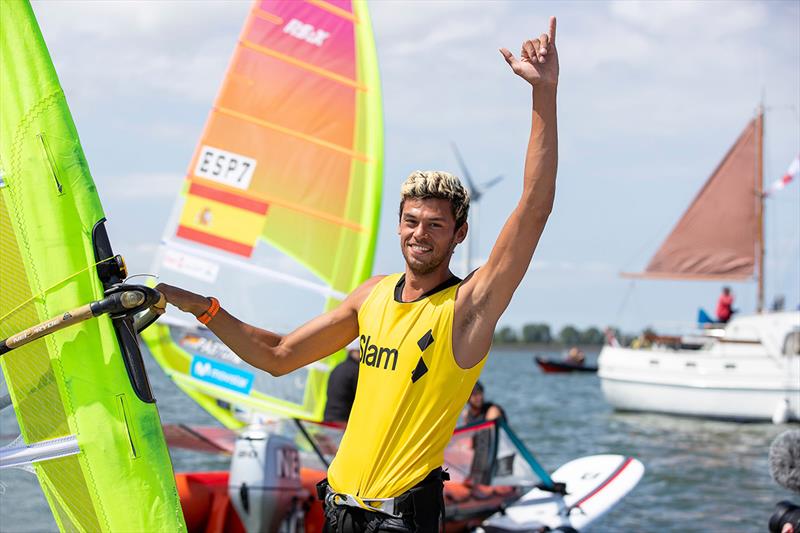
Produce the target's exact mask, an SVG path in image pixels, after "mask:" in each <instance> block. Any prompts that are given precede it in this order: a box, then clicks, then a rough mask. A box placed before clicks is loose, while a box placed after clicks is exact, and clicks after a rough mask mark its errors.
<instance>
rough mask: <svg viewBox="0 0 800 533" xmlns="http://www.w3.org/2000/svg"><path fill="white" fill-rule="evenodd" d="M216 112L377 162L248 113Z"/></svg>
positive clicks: (225, 109)
mask: <svg viewBox="0 0 800 533" xmlns="http://www.w3.org/2000/svg"><path fill="white" fill-rule="evenodd" d="M214 110H215V111H217V112H218V113H222V114H223V115H228V116H231V117H233V118H238V119H240V120H244V121H245V122H250V123H252V124H256V125H258V126H263V127H265V128H269V129H271V130H275V131H277V132H279V133H283V134H285V135H289V136H291V137H296V138H298V139H302V140H304V141H308V142H310V143H313V144H316V145H319V146H323V147H325V148H330V149H331V150H334V151H336V152H339V153H342V154H345V155H347V156H350V157H352V158H354V159H359V160H361V161H364V162H365V163H374V162H375V161H374V160H373V159H372V158H370V157H369V156H367V155H365V154H361V153H359V152H356V151H354V150H351V149H350V148H345V147H344V146H340V145H338V144H335V143H332V142H330V141H325V140H323V139H320V138H318V137H314V136H313V135H309V134H307V133H303V132H301V131H297V130H293V129H290V128H287V127H286V126H281V125H279V124H275V123H274V122H269V121H266V120H264V119H260V118H256V117H254V116H252V115H248V114H246V113H241V112H239V111H235V110H233V109H230V108H228V107H215V108H214Z"/></svg>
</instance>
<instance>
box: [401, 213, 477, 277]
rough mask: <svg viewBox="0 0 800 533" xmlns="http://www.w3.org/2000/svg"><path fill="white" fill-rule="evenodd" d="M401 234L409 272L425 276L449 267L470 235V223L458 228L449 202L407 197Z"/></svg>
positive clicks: (402, 217)
mask: <svg viewBox="0 0 800 533" xmlns="http://www.w3.org/2000/svg"><path fill="white" fill-rule="evenodd" d="M399 234H400V247H401V250H402V252H403V257H404V258H405V260H406V264H407V265H408V269H409V270H410V271H411V272H412V273H414V274H415V275H417V276H424V275H426V274H430V273H432V272H435V271H436V270H438V269H445V270H446V269H447V268H448V267H449V265H450V256H452V254H453V250H455V247H456V244H459V243H461V242H462V241H463V240H464V238H465V237H466V235H467V224H466V223H464V224H462V225H461V227H459V228H456V221H455V218H454V217H453V209H452V207H451V204H450V200H445V199H442V198H408V199H406V200H405V202H403V208H402V211H401V213H400V228H399Z"/></svg>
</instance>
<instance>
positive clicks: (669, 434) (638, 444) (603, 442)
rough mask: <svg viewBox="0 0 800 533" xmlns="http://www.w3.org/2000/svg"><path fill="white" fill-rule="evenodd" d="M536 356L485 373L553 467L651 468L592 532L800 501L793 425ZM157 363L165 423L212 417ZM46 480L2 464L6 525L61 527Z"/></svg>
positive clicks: (205, 460) (756, 515)
mask: <svg viewBox="0 0 800 533" xmlns="http://www.w3.org/2000/svg"><path fill="white" fill-rule="evenodd" d="M532 355H533V354H531V353H528V352H522V351H505V350H503V351H497V352H495V353H493V354H492V355H491V356H490V360H489V362H488V363H487V365H486V369H485V370H484V373H483V376H482V378H481V380H482V381H483V383H484V385H485V387H486V397H487V399H489V400H492V401H495V402H497V403H500V404H501V405H502V406H503V408H504V409H505V411H506V413H507V414H508V417H509V420H510V422H511V425H512V427H514V429H515V430H516V431H517V433H518V434H519V435H520V436H521V437H522V438H523V440H525V442H526V443H527V444H528V446H529V447H530V448H531V449H532V450H533V451H534V454H535V455H536V456H537V458H538V459H539V460H540V462H541V463H542V464H543V465H544V466H545V467H546V468H548V470H551V471H552V470H555V469H556V468H557V467H558V466H559V465H561V464H563V463H565V462H567V461H569V460H570V459H573V458H576V457H579V456H583V455H591V454H599V453H620V454H626V455H632V456H634V457H636V458H638V459H639V460H641V461H642V462H643V463H644V465H645V468H646V472H645V475H644V478H643V479H642V481H641V482H640V483H639V485H638V486H637V487H636V488H635V489H634V490H633V492H631V493H630V494H629V495H628V497H627V498H626V499H624V500H623V501H622V503H621V504H620V505H618V506H617V507H616V508H615V509H614V510H612V511H611V512H610V513H609V514H608V515H606V516H605V517H604V518H603V519H602V520H601V521H599V522H598V523H597V524H596V525H595V527H594V528H593V531H596V532H605V531H608V532H616V531H654V532H655V531H658V532H685V531H720V532H723V531H725V532H728V531H747V532H750V531H765V530H766V526H767V521H768V520H769V516H770V514H771V513H772V510H773V508H774V505H775V503H777V502H778V501H780V500H784V499H791V500H793V501H795V502H798V503H800V496H798V495H796V494H795V495H792V494H791V493H789V492H787V491H785V490H783V489H782V488H781V487H779V486H778V485H776V484H775V483H774V482H773V481H772V479H771V478H770V475H769V467H768V464H767V454H768V451H769V445H770V443H771V442H772V440H773V439H774V438H775V437H776V436H777V435H778V434H779V433H781V432H782V431H784V430H785V429H787V428H788V427H789V426H774V425H772V424H736V423H730V422H712V421H703V420H694V419H682V418H675V417H667V416H661V415H647V414H620V413H614V412H613V411H612V410H611V409H610V408H609V407H608V406H607V405H606V404H605V402H604V401H603V395H602V393H601V391H600V382H599V380H598V378H597V376H596V375H594V374H580V375H579V374H574V375H558V374H542V373H540V372H539V370H538V368H537V367H536V365H535V364H534V362H533V359H532ZM548 355H557V354H548ZM589 356H590V362H591V361H593V359H594V357H596V354H589ZM148 367H149V371H150V376H151V384H152V386H153V389H154V392H155V395H156V397H157V398H158V405H159V409H160V410H161V416H162V419H163V421H164V422H165V423H179V422H182V423H189V424H211V423H213V420H212V419H211V418H210V416H209V415H207V414H206V413H205V412H204V411H203V410H201V409H200V408H199V407H198V406H197V405H196V404H194V402H193V401H192V400H190V399H189V398H188V397H186V396H185V395H184V394H183V393H181V392H180V391H179V390H178V389H177V388H176V387H175V386H174V385H172V384H171V383H170V382H169V380H168V379H167V378H166V377H165V376H164V374H163V372H161V370H160V369H159V368H158V367H157V365H155V363H153V362H152V360H149V358H148ZM3 390H4V386H0V392H2V391H3ZM15 426H16V424H15V422H14V419H13V415H11V414H10V409H8V410H6V411H5V412H3V413H2V414H0V434H2V435H8V434H10V433H14V432H15V431H16V427H15ZM794 427H796V426H794ZM6 440H7V439H6ZM173 463H174V466H175V469H176V470H177V471H190V470H203V469H222V468H225V461H224V459H221V458H215V457H213V456H209V455H204V454H195V453H191V452H180V451H178V452H175V454H174V455H173ZM38 487H39V486H38V483H36V480H35V478H34V477H33V476H32V475H30V474H28V473H26V472H22V471H18V470H10V471H9V470H4V471H0V492H2V491H4V492H3V493H2V494H0V531H3V532H20V533H21V532H40V531H53V530H55V523H54V522H53V519H52V517H51V516H50V512H49V510H48V508H47V504H46V503H45V501H44V498H43V496H42V494H41V491H40V490H39V488H38Z"/></svg>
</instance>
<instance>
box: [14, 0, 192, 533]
mask: <svg viewBox="0 0 800 533" xmlns="http://www.w3.org/2000/svg"><path fill="white" fill-rule="evenodd" d="M0 20H2V27H3V29H2V32H1V33H0V67H1V72H2V74H0V287H1V288H2V290H0V338H6V337H8V336H9V335H12V334H14V333H16V332H18V331H21V330H23V329H25V328H27V327H30V326H32V325H34V324H37V323H39V322H41V321H44V320H46V319H49V318H52V317H53V316H57V315H59V314H61V313H64V312H66V311H68V310H70V309H73V308H76V307H78V306H80V305H83V304H85V303H87V302H89V301H92V300H97V299H99V298H101V297H102V295H103V290H104V286H103V283H102V282H101V277H104V280H105V281H106V282H112V281H114V280H117V281H118V280H119V276H120V275H121V271H120V270H119V269H117V270H116V271H115V269H114V264H115V262H114V261H113V260H107V259H108V258H109V257H112V256H113V254H112V253H111V250H110V245H109V243H108V239H107V237H106V233H105V229H104V227H103V221H104V220H105V219H104V214H103V210H102V207H101V205H100V201H99V199H98V196H97V191H96V190H95V185H94V183H93V181H92V178H91V176H90V174H89V170H88V166H87V163H86V160H85V158H84V155H83V151H82V149H81V146H80V143H79V140H78V135H77V132H76V129H75V125H74V124H73V121H72V117H71V115H70V112H69V109H68V107H67V104H66V100H65V98H64V92H63V90H62V88H61V86H60V85H59V82H58V77H57V75H56V72H55V69H54V67H53V64H52V62H51V60H50V56H49V54H48V51H47V47H46V45H45V43H44V40H43V38H42V35H41V32H40V30H39V27H38V24H37V22H36V19H35V16H34V14H33V10H32V9H31V6H30V5H29V3H28V2H27V1H23V0H3V1H2V2H0ZM98 262H100V264H99V265H97V266H95V264H96V263H98ZM115 272H116V273H115ZM129 328H130V323H124V322H123V321H120V320H116V321H114V322H112V320H111V319H109V318H108V317H105V316H104V317H101V318H98V319H96V320H90V321H88V322H86V323H83V324H82V325H78V326H74V327H72V328H68V329H65V330H62V331H59V332H56V333H53V334H52V335H49V336H47V337H44V338H42V339H39V340H37V341H34V342H32V343H30V344H28V345H26V346H24V347H22V348H19V349H17V350H14V351H13V352H10V353H8V354H6V355H5V356H3V357H2V358H0V365H2V369H3V373H4V376H5V380H6V383H7V384H8V388H9V393H10V395H11V399H12V401H13V407H14V411H15V414H16V416H17V421H18V423H19V427H20V431H21V435H22V437H23V439H24V441H25V444H26V445H34V444H37V443H43V442H44V443H47V442H48V441H52V440H53V439H64V438H72V439H74V441H75V442H76V443H77V448H76V450H75V451H76V452H77V453H74V454H71V455H65V456H63V457H57V458H48V459H46V460H42V461H39V462H35V463H33V466H34V468H35V472H36V475H37V476H38V479H39V482H40V485H41V487H42V491H43V492H44V495H45V497H46V498H47V501H48V503H49V505H50V508H51V510H52V513H53V517H54V518H55V521H56V523H57V524H58V526H59V527H60V528H61V530H63V531H141V532H154V531H170V532H171V531H183V530H185V525H184V521H183V515H182V512H181V508H180V502H179V500H178V495H177V490H176V488H175V482H174V477H173V471H172V465H171V463H170V458H169V454H168V450H167V446H166V443H165V441H164V436H163V432H162V429H161V422H160V419H159V415H158V410H157V409H156V405H155V402H154V399H153V398H152V396H151V394H150V389H149V385H148V383H147V377H146V374H144V373H143V369H142V366H141V354H140V353H139V351H138V346H137V344H136V340H135V337H134V336H133V334H132V333H131V332H130V329H129ZM3 527H4V528H7V527H10V524H3Z"/></svg>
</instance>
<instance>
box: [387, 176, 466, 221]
mask: <svg viewBox="0 0 800 533" xmlns="http://www.w3.org/2000/svg"><path fill="white" fill-rule="evenodd" d="M400 196H401V197H402V199H401V200H400V217H402V216H403V205H404V204H405V202H406V200H408V199H410V198H420V199H425V198H442V199H443V200H450V207H451V208H452V210H453V218H455V219H456V228H460V227H461V226H462V225H463V224H464V223H465V222H466V221H467V215H468V214H469V192H468V191H467V189H466V188H465V187H464V186H463V185H462V184H461V180H459V179H458V177H457V176H455V175H453V174H450V173H449V172H442V171H440V170H415V171H414V172H412V173H411V174H409V176H408V178H406V181H404V182H403V185H402V187H401V188H400Z"/></svg>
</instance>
